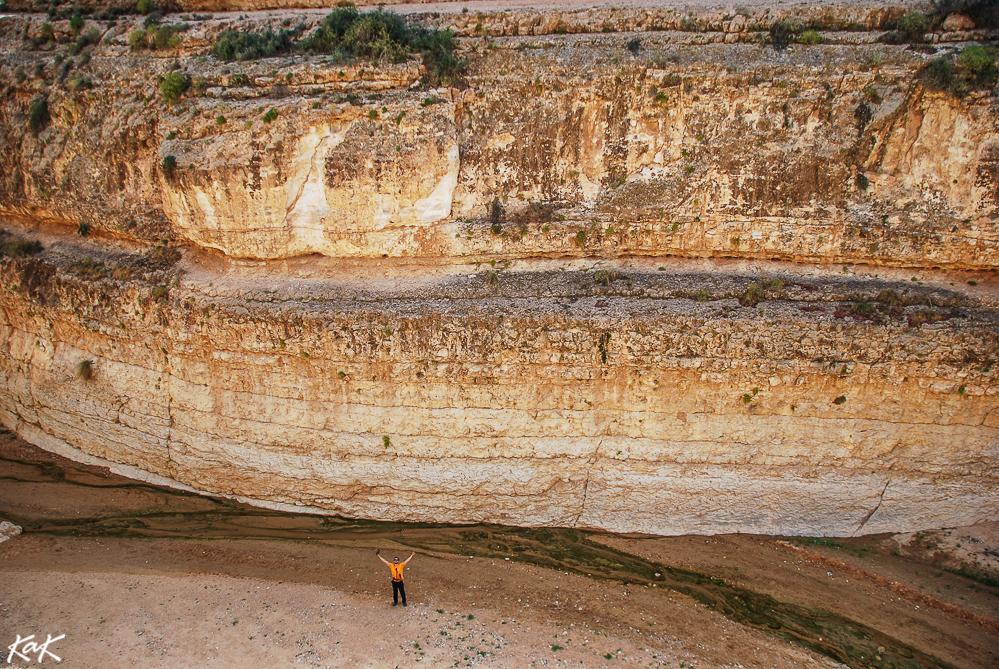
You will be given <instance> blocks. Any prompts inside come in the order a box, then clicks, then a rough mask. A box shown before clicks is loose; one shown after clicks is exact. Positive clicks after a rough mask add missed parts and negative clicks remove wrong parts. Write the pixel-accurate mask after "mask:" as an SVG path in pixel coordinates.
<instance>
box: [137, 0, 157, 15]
mask: <svg viewBox="0 0 999 669" xmlns="http://www.w3.org/2000/svg"><path fill="white" fill-rule="evenodd" d="M155 7H156V5H154V4H153V0H139V1H138V2H137V3H135V11H137V12H139V13H140V14H148V13H149V12H151V11H153V9H154V8H155Z"/></svg>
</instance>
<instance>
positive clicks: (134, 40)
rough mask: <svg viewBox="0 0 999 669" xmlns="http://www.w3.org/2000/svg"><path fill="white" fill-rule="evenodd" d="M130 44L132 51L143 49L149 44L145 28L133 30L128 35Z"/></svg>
mask: <svg viewBox="0 0 999 669" xmlns="http://www.w3.org/2000/svg"><path fill="white" fill-rule="evenodd" d="M128 46H129V47H131V49H132V51H142V50H143V49H145V48H146V47H147V46H148V45H147V43H146V31H145V30H133V31H132V32H131V33H130V34H129V36H128Z"/></svg>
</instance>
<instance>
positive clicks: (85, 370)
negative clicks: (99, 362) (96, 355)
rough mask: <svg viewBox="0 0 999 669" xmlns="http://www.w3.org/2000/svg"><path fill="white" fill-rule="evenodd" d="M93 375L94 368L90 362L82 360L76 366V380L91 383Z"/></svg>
mask: <svg viewBox="0 0 999 669" xmlns="http://www.w3.org/2000/svg"><path fill="white" fill-rule="evenodd" d="M93 375H94V368H93V363H92V362H91V361H90V360H81V361H80V362H78V363H77V364H76V378H78V379H80V380H81V381H89V380H90V379H91V377H93Z"/></svg>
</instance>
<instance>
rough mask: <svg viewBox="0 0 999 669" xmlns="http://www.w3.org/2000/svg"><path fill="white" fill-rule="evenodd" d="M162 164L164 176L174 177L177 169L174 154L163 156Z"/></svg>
mask: <svg viewBox="0 0 999 669" xmlns="http://www.w3.org/2000/svg"><path fill="white" fill-rule="evenodd" d="M160 166H161V167H162V169H163V176H164V177H166V178H167V179H172V178H173V174H174V172H175V171H176V170H177V159H176V158H175V157H174V156H163V162H162V163H161V164H160Z"/></svg>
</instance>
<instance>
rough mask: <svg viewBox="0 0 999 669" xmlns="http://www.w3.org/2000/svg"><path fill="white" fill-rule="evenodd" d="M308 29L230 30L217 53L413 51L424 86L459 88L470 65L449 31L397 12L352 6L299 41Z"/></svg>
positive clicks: (403, 55) (385, 55) (394, 57)
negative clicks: (420, 62) (423, 70)
mask: <svg viewBox="0 0 999 669" xmlns="http://www.w3.org/2000/svg"><path fill="white" fill-rule="evenodd" d="M302 30H303V27H301V26H300V27H299V28H296V29H294V30H281V31H278V32H274V31H273V30H267V31H266V32H263V33H247V32H242V31H237V30H228V31H226V32H224V33H223V34H222V36H221V37H220V38H219V41H218V42H216V43H215V44H214V45H212V49H211V51H212V55H214V56H216V57H217V58H221V59H222V60H251V59H255V58H266V57H269V56H275V55H278V54H281V53H287V52H290V51H299V52H303V53H321V54H326V55H328V56H332V57H333V59H334V60H335V61H338V62H349V61H351V60H353V59H355V58H370V59H373V60H388V61H390V62H393V63H401V62H405V61H406V60H407V59H408V58H409V55H410V54H411V53H419V54H421V55H422V56H423V64H424V66H425V67H426V69H427V75H426V80H425V83H426V84H428V85H432V86H439V85H447V86H450V85H454V84H455V83H457V82H458V81H459V79H460V77H461V75H462V74H464V72H465V68H466V67H467V63H466V62H465V60H464V59H462V58H459V57H458V56H457V55H455V51H456V50H457V47H458V42H457V40H456V39H455V36H454V34H453V33H452V32H451V31H449V30H429V29H427V28H424V27H422V26H416V25H410V24H409V23H407V22H406V20H405V19H404V18H402V17H401V16H399V15H397V14H393V13H392V12H384V11H382V10H380V9H379V10H376V11H373V12H365V13H360V12H358V11H357V9H356V8H354V7H353V6H344V7H337V8H335V9H334V10H333V11H332V12H330V13H329V14H328V15H327V16H326V18H325V19H323V22H322V23H321V24H320V25H319V27H318V28H316V29H315V30H314V31H313V32H312V34H310V35H309V36H307V37H305V38H303V39H301V40H299V41H298V42H295V39H296V38H297V37H298V35H299V34H300V33H301V32H302Z"/></svg>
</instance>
